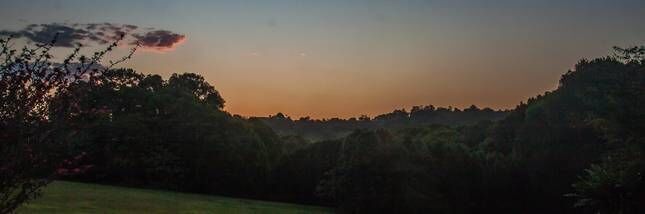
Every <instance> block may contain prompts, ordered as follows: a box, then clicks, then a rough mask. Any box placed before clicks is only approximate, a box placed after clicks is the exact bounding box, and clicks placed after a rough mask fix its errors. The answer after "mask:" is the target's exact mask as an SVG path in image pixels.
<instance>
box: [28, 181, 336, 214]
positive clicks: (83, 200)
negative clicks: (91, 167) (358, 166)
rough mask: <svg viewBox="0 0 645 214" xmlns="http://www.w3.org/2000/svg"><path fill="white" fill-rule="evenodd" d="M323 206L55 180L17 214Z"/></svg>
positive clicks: (240, 210) (239, 210)
mask: <svg viewBox="0 0 645 214" xmlns="http://www.w3.org/2000/svg"><path fill="white" fill-rule="evenodd" d="M331 212H333V210H331V209H328V208H323V207H315V206H303V205H296V204H287V203H274V202H265V201H255V200H245V199H236V198H227V197H217V196H207V195H197V194H186V193H177V192H167V191H157V190H145V189H134V188H125V187H113V186H104V185H95V184H83V183H73V182H63V181H57V182H54V183H52V184H50V185H49V186H47V188H46V189H45V191H44V195H43V197H41V198H39V199H37V200H36V201H33V202H31V203H29V204H26V205H25V206H24V207H22V208H20V209H19V210H18V213H331Z"/></svg>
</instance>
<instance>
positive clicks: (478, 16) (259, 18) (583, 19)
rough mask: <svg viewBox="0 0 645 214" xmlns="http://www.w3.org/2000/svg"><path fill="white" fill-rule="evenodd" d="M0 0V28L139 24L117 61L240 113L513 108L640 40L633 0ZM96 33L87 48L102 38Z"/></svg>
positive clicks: (643, 15) (642, 10)
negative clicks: (124, 58) (210, 90)
mask: <svg viewBox="0 0 645 214" xmlns="http://www.w3.org/2000/svg"><path fill="white" fill-rule="evenodd" d="M0 5H2V7H0V34H1V33H2V32H1V31H2V30H4V31H5V32H32V33H33V30H32V31H25V28H26V27H27V26H29V25H31V24H36V25H38V26H42V27H51V26H55V27H60V26H61V25H62V26H68V27H72V28H74V29H77V28H82V29H89V28H90V26H91V24H92V23H109V24H106V26H124V25H132V26H136V27H137V28H136V32H134V31H133V32H132V33H131V34H132V35H133V37H132V38H139V39H142V40H144V41H148V42H146V43H145V44H144V46H143V48H142V49H140V50H139V51H138V52H137V53H136V54H135V56H134V57H133V58H132V59H131V60H130V61H128V62H127V63H125V64H123V65H122V66H125V67H131V68H134V69H136V70H137V71H139V72H142V73H145V74H160V75H162V76H164V77H168V76H169V75H170V74H172V73H183V72H193V73H198V74H201V75H203V76H204V77H205V78H206V80H207V81H208V82H210V83H211V84H212V85H214V86H215V88H216V89H217V90H218V91H219V92H220V93H221V94H222V96H223V97H224V99H225V100H226V107H225V110H227V111H229V112H231V113H233V114H240V115H244V116H267V115H271V114H275V113H277V112H282V113H285V114H287V115H289V116H291V117H293V118H298V117H302V116H311V117H313V118H331V117H341V118H348V117H355V116H360V115H363V114H364V115H370V116H374V115H378V114H380V113H386V112H390V111H392V110H394V109H400V108H406V109H409V108H411V107H412V106H415V105H429V104H432V105H435V106H452V107H458V108H464V107H467V106H470V105H471V104H474V105H477V106H479V107H491V108H495V109H510V108H513V107H515V105H517V104H518V103H519V102H521V101H525V100H526V99H527V98H529V97H532V96H536V95H538V94H541V93H543V92H545V91H547V90H553V89H555V88H556V87H557V83H558V80H559V78H560V75H562V74H563V73H565V72H566V71H567V70H569V69H571V68H572V67H573V66H574V65H575V63H576V62H578V61H579V60H580V59H581V58H595V57H601V56H606V55H608V54H609V53H610V51H611V47H613V46H633V45H642V44H645V23H644V22H643V20H645V1H642V0H568V1H562V0H541V1H521V0H514V1H511V0H500V1H493V0H487V1H484V0H481V1H466V0H456V1H455V0H453V1H440V0H398V1H393V0H344V1H341V0H325V1H316V0H255V1H252V0H230V1H223V0H222V1H218V0H208V1H206V0H183V1H170V0H168V1H162V0H138V1H135V0H128V1H125V0H114V1H95V0H42V1H35V0H34V1H30V0H20V1H16V0H13V1H10V0H0ZM47 29H61V28H53V27H52V28H47ZM115 29H117V28H115ZM118 29H125V28H118ZM21 30H22V31H21ZM92 33H94V31H91V32H89V33H88V32H84V34H82V35H81V36H82V37H83V38H90V35H89V34H92ZM128 33H130V32H128ZM23 35H25V36H24V37H23V39H24V40H29V39H32V40H33V39H37V37H34V36H31V37H29V35H32V34H23ZM102 40H103V38H98V39H94V40H93V42H95V43H97V42H98V43H97V44H94V45H89V47H90V48H92V47H100V46H101V44H100V43H101V41H102ZM127 45H128V44H127V43H126V44H124V46H127ZM60 48H61V49H62V50H63V51H64V50H66V49H69V48H68V47H60ZM69 50H71V49H69ZM126 50H127V48H125V47H124V48H121V49H120V50H119V51H118V52H125V51H126Z"/></svg>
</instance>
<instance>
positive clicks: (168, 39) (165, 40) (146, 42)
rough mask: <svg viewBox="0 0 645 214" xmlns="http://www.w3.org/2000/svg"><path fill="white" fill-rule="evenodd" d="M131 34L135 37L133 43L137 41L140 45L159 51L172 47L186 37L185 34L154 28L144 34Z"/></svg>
mask: <svg viewBox="0 0 645 214" xmlns="http://www.w3.org/2000/svg"><path fill="white" fill-rule="evenodd" d="M132 36H133V37H134V38H136V39H137V41H135V42H134V43H139V44H140V45H141V47H144V48H148V49H155V50H160V51H163V50H169V49H173V48H174V47H175V46H176V45H177V44H180V43H181V42H183V41H184V40H185V39H186V36H185V35H181V34H177V33H173V32H170V31H167V30H155V31H150V32H147V33H145V34H133V35H132ZM134 43H133V44H134Z"/></svg>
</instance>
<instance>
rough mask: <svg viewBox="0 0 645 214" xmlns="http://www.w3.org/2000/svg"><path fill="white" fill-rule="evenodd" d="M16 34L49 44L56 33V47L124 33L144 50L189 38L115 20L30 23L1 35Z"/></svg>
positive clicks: (161, 48) (107, 39)
mask: <svg viewBox="0 0 645 214" xmlns="http://www.w3.org/2000/svg"><path fill="white" fill-rule="evenodd" d="M8 35H14V36H16V37H19V38H26V39H27V40H29V41H32V42H37V43H49V42H51V41H52V39H53V38H54V37H55V36H56V43H54V45H55V46H59V47H74V46H76V45H78V44H83V45H91V44H92V43H98V44H107V43H109V42H112V41H115V40H117V39H119V38H121V36H127V35H129V36H127V37H125V40H126V41H129V42H126V43H125V44H130V45H132V44H137V43H139V44H140V45H141V47H142V48H144V49H154V50H159V51H165V50H172V49H173V48H174V47H175V46H176V45H177V44H179V43H181V42H182V41H184V40H185V39H186V36H185V35H181V34H177V33H173V32H171V31H167V30H158V29H154V28H143V29H142V28H140V27H139V26H136V25H130V24H114V23H108V22H105V23H88V24H82V23H71V24H70V23H52V24H30V25H27V26H26V27H25V28H23V29H21V30H17V31H8V30H3V31H0V36H8Z"/></svg>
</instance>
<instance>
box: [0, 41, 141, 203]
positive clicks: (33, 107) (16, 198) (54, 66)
mask: <svg viewBox="0 0 645 214" xmlns="http://www.w3.org/2000/svg"><path fill="white" fill-rule="evenodd" d="M122 38H123V36H121V37H120V38H119V39H117V40H116V41H114V42H113V43H111V44H110V45H109V46H107V47H106V48H105V49H103V50H101V51H98V52H95V53H94V54H93V55H92V56H89V57H88V56H84V55H82V54H80V50H81V48H80V46H79V47H77V48H75V49H74V51H73V52H72V53H71V54H69V55H68V56H67V57H65V58H64V59H63V61H62V62H56V61H55V60H54V56H53V55H52V54H51V52H52V49H53V48H54V47H55V45H54V44H55V43H56V37H54V39H53V40H52V41H51V42H49V43H46V44H36V45H33V46H25V47H24V48H22V50H20V51H18V50H15V49H12V44H13V43H12V39H13V38H12V37H9V38H3V39H0V60H1V61H0V154H2V156H0V213H8V212H12V211H13V210H15V209H16V208H17V207H18V206H19V205H20V204H22V203H24V202H26V201H28V200H31V199H33V198H35V197H37V196H38V195H39V193H40V189H41V188H42V187H43V186H45V185H46V184H48V183H49V182H50V181H51V178H53V177H54V176H55V175H56V170H57V168H59V167H63V166H64V164H63V160H65V159H66V158H69V157H67V156H65V155H64V152H61V151H60V149H61V147H62V146H64V142H65V138H66V135H69V134H72V133H63V132H62V131H61V129H59V127H57V126H56V124H51V123H49V115H50V114H52V112H57V111H59V110H60V109H56V108H53V107H52V105H50V104H51V102H52V100H54V99H55V98H56V97H57V96H58V95H59V94H62V93H65V92H66V91H67V90H68V88H69V86H71V85H73V84H76V83H79V82H86V83H91V81H92V80H93V77H96V76H98V75H101V73H102V71H104V70H105V69H109V68H111V67H112V66H114V65H116V64H118V63H120V62H123V61H125V60H127V59H129V58H130V57H131V56H132V54H133V53H134V51H135V50H136V47H135V48H133V49H132V50H131V52H130V53H129V54H128V55H126V56H124V57H123V58H121V59H119V60H117V61H115V62H110V63H109V64H108V65H106V66H102V65H101V64H100V61H101V60H102V59H103V58H104V57H105V56H106V55H107V54H108V53H109V52H110V51H111V50H112V49H113V48H114V47H116V46H117V45H118V42H119V41H121V39H122ZM70 99H73V97H70ZM66 161H67V163H69V162H70V160H66ZM63 171H64V170H63Z"/></svg>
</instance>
